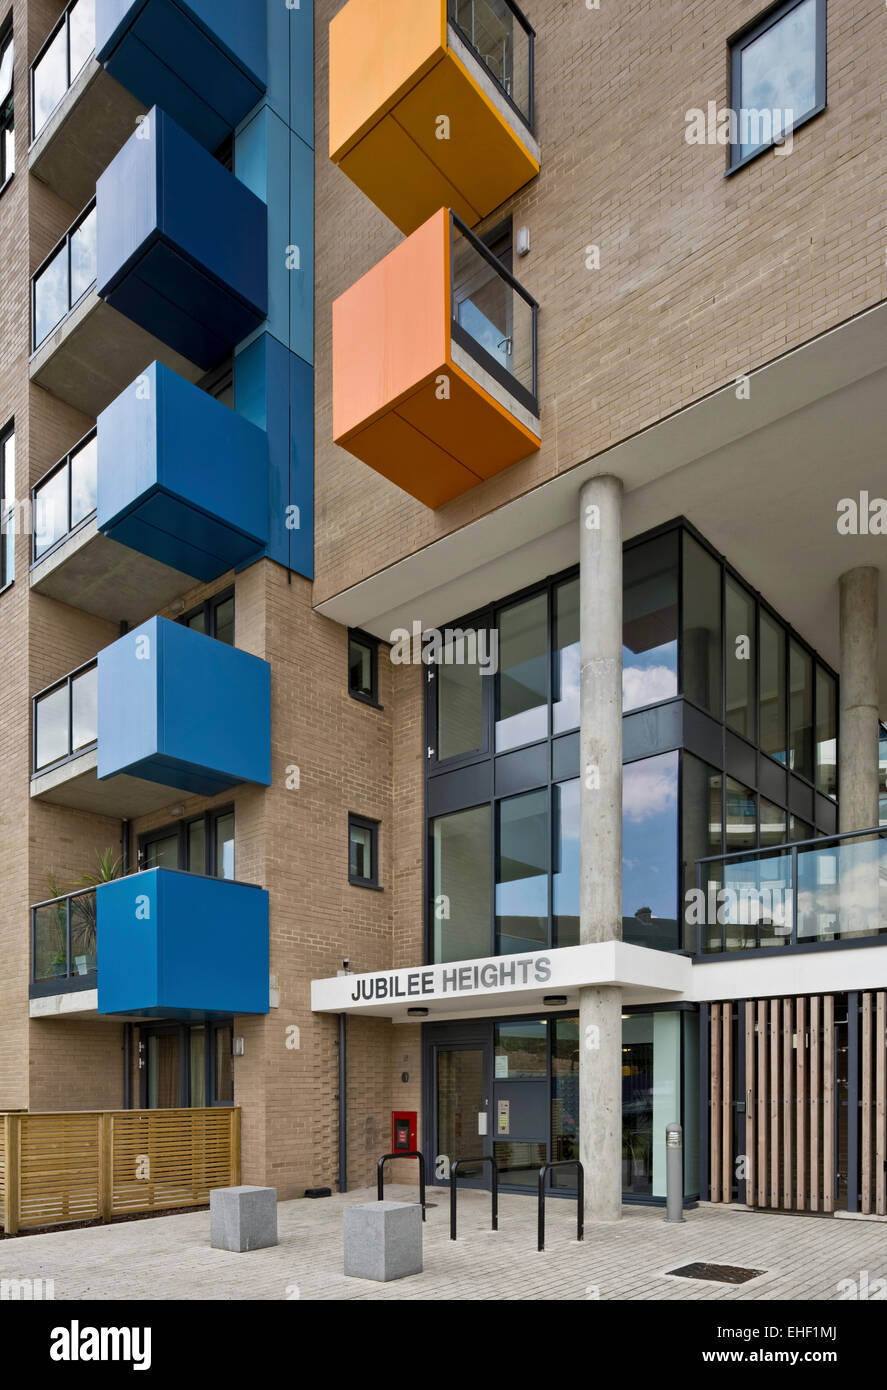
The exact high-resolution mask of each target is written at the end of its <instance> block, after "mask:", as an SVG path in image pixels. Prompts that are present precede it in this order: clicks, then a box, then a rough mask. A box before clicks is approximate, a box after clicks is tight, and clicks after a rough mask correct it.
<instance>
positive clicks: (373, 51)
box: [330, 0, 539, 234]
mask: <svg viewBox="0 0 887 1390" xmlns="http://www.w3.org/2000/svg"><path fill="white" fill-rule="evenodd" d="M533 40H534V33H533V30H532V29H531V27H530V25H529V23H528V22H527V20H526V18H525V17H524V15H522V14H521V12H520V10H519V9H518V8H517V6H516V5H515V4H514V3H513V0H349V3H348V4H347V5H346V6H345V7H344V9H342V10H341V11H340V12H339V14H337V15H336V17H335V19H334V20H333V21H332V23H331V24H330V158H331V159H332V160H333V162H334V163H335V164H337V165H338V166H339V168H340V169H342V170H343V172H344V173H346V174H347V175H348V177H349V178H350V179H351V180H352V182H353V183H356V184H357V186H358V188H361V189H362V190H363V192H364V193H365V194H366V195H367V197H368V198H371V199H372V201H373V202H374V203H375V204H376V206H377V207H378V208H380V209H381V210H382V212H384V213H385V214H386V215H387V216H388V217H390V219H391V221H392V222H394V223H395V224H396V226H398V227H399V228H400V229H401V231H403V232H406V233H407V234H409V233H410V232H413V231H415V230H416V228H417V227H419V226H421V225H422V223H424V222H425V221H427V219H428V218H429V217H430V216H431V215H432V213H434V212H436V211H437V210H438V208H441V207H448V208H451V209H452V210H453V211H454V212H455V213H456V214H457V215H458V216H459V217H460V218H461V219H462V221H463V222H465V223H467V224H468V226H469V227H473V226H475V225H476V224H477V223H478V222H479V221H481V220H482V218H484V217H486V216H487V214H488V213H490V212H492V211H493V209H494V208H497V207H499V205H500V204H501V203H503V202H504V201H505V199H506V198H509V197H511V195H512V194H513V193H516V192H517V190H518V189H519V188H523V186H524V184H526V183H529V181H530V179H532V178H534V177H535V176H536V174H538V172H539V147H538V145H537V143H536V140H535V138H534V135H533Z"/></svg>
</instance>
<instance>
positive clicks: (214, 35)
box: [95, 0, 283, 150]
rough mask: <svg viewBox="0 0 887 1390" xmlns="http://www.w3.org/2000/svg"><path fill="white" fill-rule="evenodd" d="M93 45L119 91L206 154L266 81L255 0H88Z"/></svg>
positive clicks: (261, 22)
mask: <svg viewBox="0 0 887 1390" xmlns="http://www.w3.org/2000/svg"><path fill="white" fill-rule="evenodd" d="M281 3H283V0H281ZM95 47H96V55H97V57H98V59H99V61H100V62H101V63H103V64H104V66H105V69H106V70H107V71H108V72H109V73H110V74H111V76H112V77H114V78H116V80H117V81H118V82H119V83H120V84H121V85H122V86H123V87H125V88H126V89H127V90H128V91H129V92H131V93H132V94H133V96H135V97H137V98H138V100H139V101H142V102H144V104H145V105H146V106H154V105H157V106H161V107H162V108H163V109H164V110H165V111H168V112H169V114H170V115H171V116H172V117H173V119H174V120H176V121H178V123H179V125H181V126H183V127H184V128H185V130H188V131H190V133H191V134H192V135H193V136H194V138H195V139H196V140H199V141H200V143H201V144H202V145H205V146H206V148H207V149H209V150H215V149H217V148H218V147H219V145H220V144H221V143H222V141H223V140H224V139H225V137H226V135H228V134H230V132H231V131H232V130H233V129H234V127H235V126H236V125H237V124H238V123H239V122H240V121H241V120H242V119H243V117H244V116H245V115H246V113H247V112H248V111H249V110H250V109H251V108H252V107H253V106H255V104H256V102H257V101H259V99H260V98H261V96H262V94H263V92H264V91H265V87H266V83H267V56H266V55H267V17H266V10H265V5H264V3H260V2H259V0H187V3H186V0H96V6H95Z"/></svg>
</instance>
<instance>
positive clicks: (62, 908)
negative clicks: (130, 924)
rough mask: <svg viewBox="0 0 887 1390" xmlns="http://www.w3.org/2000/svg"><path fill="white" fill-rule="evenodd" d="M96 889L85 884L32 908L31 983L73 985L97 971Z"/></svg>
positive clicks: (55, 985) (56, 985) (60, 986)
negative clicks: (76, 889)
mask: <svg viewBox="0 0 887 1390" xmlns="http://www.w3.org/2000/svg"><path fill="white" fill-rule="evenodd" d="M95 894H96V890H95V889H94V888H81V889H78V891H77V892H75V893H65V894H64V895H63V896H62V897H59V898H48V899H47V900H46V902H42V903H36V904H35V905H34V906H33V907H32V908H31V983H32V985H46V984H48V983H49V982H52V983H53V985H54V987H58V988H62V987H67V988H70V983H68V984H67V985H65V986H63V985H62V982H63V981H65V982H71V981H76V983H77V984H78V985H82V984H83V981H84V980H85V979H87V978H88V977H89V976H92V977H93V981H92V983H94V977H95V974H96V968H97V967H96V897H95Z"/></svg>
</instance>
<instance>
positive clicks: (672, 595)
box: [577, 531, 678, 714]
mask: <svg viewBox="0 0 887 1390" xmlns="http://www.w3.org/2000/svg"><path fill="white" fill-rule="evenodd" d="M622 595H623V597H622V603H623V607H622V709H623V712H624V713H626V714H627V713H628V711H629V710H633V709H641V708H642V707H643V706H644V705H655V704H658V703H659V701H660V700H670V699H672V698H673V697H674V696H675V695H677V693H678V533H677V532H676V531H672V532H671V533H670V534H668V535H665V536H657V537H656V538H655V539H654V540H651V541H645V542H644V543H643V544H642V545H635V546H632V547H631V548H630V549H628V550H626V552H625V560H624V575H623V586H622ZM577 670H578V657H577Z"/></svg>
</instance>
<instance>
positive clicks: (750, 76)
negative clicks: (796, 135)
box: [728, 0, 826, 172]
mask: <svg viewBox="0 0 887 1390" xmlns="http://www.w3.org/2000/svg"><path fill="white" fill-rule="evenodd" d="M825 7H826V0H785V3H782V4H778V5H775V6H773V7H772V8H771V9H769V10H767V12H766V13H765V14H764V15H762V16H761V17H760V18H759V19H757V20H755V22H754V23H753V24H751V25H749V26H748V27H747V28H746V29H744V30H743V31H742V32H741V33H740V34H737V35H736V37H735V38H733V39H732V40H731V42H730V109H731V112H732V116H733V129H732V130H731V133H730V134H731V143H730V168H729V171H728V172H732V171H733V170H734V169H738V168H740V167H741V166H742V165H743V164H746V163H748V161H749V160H750V159H754V157H755V156H756V155H758V154H761V153H762V152H763V151H764V150H768V149H770V148H771V147H772V146H774V145H777V144H778V145H781V146H782V147H783V149H784V150H785V151H786V152H787V151H788V149H789V148H790V146H789V143H788V141H787V140H786V136H789V137H790V136H791V133H792V132H793V131H795V130H797V128H798V126H800V125H801V124H803V122H804V121H808V120H810V119H811V117H813V116H816V115H818V114H819V112H820V111H822V110H823V109H824V107H825V100H826V79H825V46H826V9H825ZM784 141H785V143H784V144H783V142H784Z"/></svg>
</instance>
